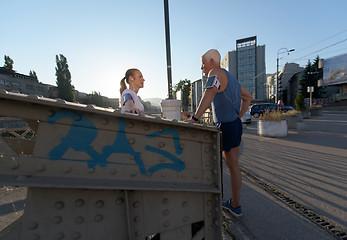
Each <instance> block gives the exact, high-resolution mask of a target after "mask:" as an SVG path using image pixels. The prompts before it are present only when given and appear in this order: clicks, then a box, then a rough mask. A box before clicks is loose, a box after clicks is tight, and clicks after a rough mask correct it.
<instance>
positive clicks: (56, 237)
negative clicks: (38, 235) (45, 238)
mask: <svg viewBox="0 0 347 240" xmlns="http://www.w3.org/2000/svg"><path fill="white" fill-rule="evenodd" d="M53 239H54V240H62V239H64V233H61V232H60V233H57V234H55V235H54V237H53Z"/></svg>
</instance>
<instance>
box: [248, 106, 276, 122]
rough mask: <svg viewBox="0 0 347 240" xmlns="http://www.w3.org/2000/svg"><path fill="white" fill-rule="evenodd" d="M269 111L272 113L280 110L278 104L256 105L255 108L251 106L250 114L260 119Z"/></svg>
mask: <svg viewBox="0 0 347 240" xmlns="http://www.w3.org/2000/svg"><path fill="white" fill-rule="evenodd" d="M267 109H269V110H270V111H273V110H278V104H276V103H257V104H254V105H253V106H251V109H250V110H249V113H250V114H251V115H252V116H253V117H255V118H258V117H259V116H260V115H261V114H263V113H264V112H265V111H266V110H267Z"/></svg>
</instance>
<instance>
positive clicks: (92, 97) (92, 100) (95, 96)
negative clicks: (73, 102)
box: [86, 91, 108, 107]
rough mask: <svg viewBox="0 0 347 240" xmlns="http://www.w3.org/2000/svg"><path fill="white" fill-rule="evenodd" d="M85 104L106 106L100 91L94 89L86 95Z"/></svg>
mask: <svg viewBox="0 0 347 240" xmlns="http://www.w3.org/2000/svg"><path fill="white" fill-rule="evenodd" d="M86 104H94V105H96V106H99V107H108V105H107V103H106V102H105V101H104V98H103V97H102V96H101V94H100V92H96V91H93V92H92V93H91V94H88V95H87V97H86Z"/></svg>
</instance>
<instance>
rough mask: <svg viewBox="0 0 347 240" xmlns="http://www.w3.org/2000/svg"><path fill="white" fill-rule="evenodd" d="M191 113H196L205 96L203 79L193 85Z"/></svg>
mask: <svg viewBox="0 0 347 240" xmlns="http://www.w3.org/2000/svg"><path fill="white" fill-rule="evenodd" d="M191 91H192V92H191V94H190V96H191V98H192V99H191V111H192V112H195V110H196V108H197V107H198V106H199V103H200V100H201V98H202V94H203V87H202V81H201V79H198V80H196V81H194V82H192V84H191Z"/></svg>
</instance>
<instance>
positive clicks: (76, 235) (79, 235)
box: [71, 232, 82, 240]
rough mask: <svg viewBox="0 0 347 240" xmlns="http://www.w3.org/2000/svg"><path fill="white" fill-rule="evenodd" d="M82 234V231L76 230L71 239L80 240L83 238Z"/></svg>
mask: <svg viewBox="0 0 347 240" xmlns="http://www.w3.org/2000/svg"><path fill="white" fill-rule="evenodd" d="M81 237H82V235H81V233H79V232H74V233H73V234H72V235H71V239H72V240H78V239H81Z"/></svg>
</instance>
